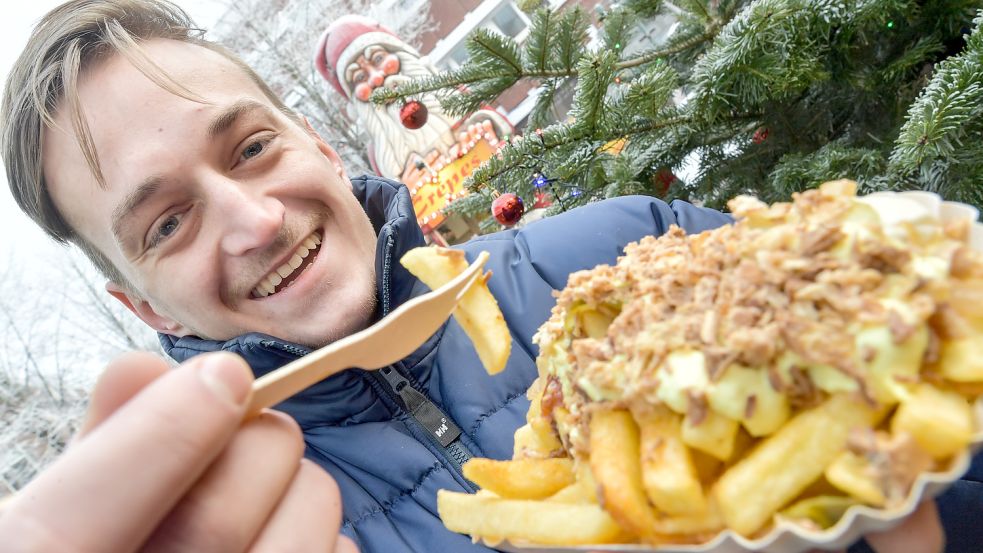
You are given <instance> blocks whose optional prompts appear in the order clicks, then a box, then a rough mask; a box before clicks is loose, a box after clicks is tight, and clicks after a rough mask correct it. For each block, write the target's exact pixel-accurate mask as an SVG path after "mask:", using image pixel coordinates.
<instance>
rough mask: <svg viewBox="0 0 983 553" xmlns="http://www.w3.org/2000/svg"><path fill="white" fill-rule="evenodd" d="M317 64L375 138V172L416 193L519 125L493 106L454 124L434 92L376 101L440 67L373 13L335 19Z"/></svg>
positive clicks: (320, 46)
mask: <svg viewBox="0 0 983 553" xmlns="http://www.w3.org/2000/svg"><path fill="white" fill-rule="evenodd" d="M314 64H315V67H317V70H318V71H319V72H320V73H321V75H322V76H323V77H324V79H325V80H327V81H328V83H330V84H331V86H332V87H334V89H335V90H337V91H338V92H339V93H341V94H342V95H343V96H345V97H346V98H348V99H349V100H350V101H351V102H352V105H353V106H352V107H353V109H354V112H355V114H356V116H357V117H358V120H359V122H360V123H361V124H362V125H364V126H365V129H366V130H367V131H368V134H369V136H370V137H371V141H372V142H371V145H370V147H369V159H370V161H371V162H372V164H373V169H374V170H375V171H376V172H377V173H378V174H380V175H382V176H385V177H389V178H393V179H397V180H401V181H402V182H404V183H406V184H407V186H409V187H410V189H411V190H415V189H417V188H419V186H420V185H419V184H417V183H424V182H432V181H433V179H434V178H435V177H436V174H437V171H439V169H440V168H441V167H444V166H447V165H448V164H450V163H452V162H453V161H454V160H456V159H458V158H460V157H462V156H463V155H464V154H465V153H466V152H467V151H468V150H469V149H470V148H472V147H473V146H474V145H475V144H476V143H477V142H478V141H484V142H485V143H487V144H488V145H490V146H491V147H495V146H497V145H498V142H499V138H500V137H502V136H504V135H506V134H508V133H510V132H511V130H512V127H511V125H510V124H509V122H508V120H506V119H505V118H504V117H503V116H502V115H501V114H499V113H498V112H495V111H493V110H487V109H486V110H480V111H479V112H477V113H475V114H473V115H471V116H469V117H467V118H465V119H464V120H462V121H454V120H452V119H451V118H450V117H448V116H447V115H446V114H445V113H444V112H443V110H442V109H441V108H440V104H439V103H438V102H437V100H436V98H434V97H433V95H429V94H427V95H423V96H420V97H416V98H413V99H412V100H410V102H408V103H407V104H403V103H396V102H394V103H392V104H390V105H388V106H377V105H376V104H374V103H372V102H371V101H370V100H369V97H370V96H371V95H372V91H374V90H375V89H376V88H378V87H380V86H389V87H393V86H396V85H398V84H399V83H402V82H406V81H408V80H410V79H413V78H418V77H426V76H430V75H433V74H435V73H436V70H435V69H434V68H433V67H432V66H430V65H429V64H427V63H426V62H424V61H423V60H421V56H420V54H419V53H418V52H417V51H416V50H415V49H413V48H412V47H411V46H409V45H408V44H406V43H405V42H403V41H402V40H400V39H399V38H398V37H397V36H396V35H395V34H393V33H392V32H391V31H389V30H388V29H386V28H385V27H383V26H382V25H380V24H379V23H377V22H375V21H373V20H371V19H368V18H366V17H362V16H357V15H348V16H344V17H341V18H339V19H337V20H336V21H335V22H334V23H332V24H331V25H330V26H329V27H328V29H327V30H326V31H325V32H324V34H323V35H322V36H321V40H320V41H319V44H318V46H317V50H316V51H315V56H314ZM420 104H422V105H420ZM429 226H432V225H429Z"/></svg>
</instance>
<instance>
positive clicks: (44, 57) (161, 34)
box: [0, 0, 294, 292]
mask: <svg viewBox="0 0 983 553" xmlns="http://www.w3.org/2000/svg"><path fill="white" fill-rule="evenodd" d="M203 34H204V31H202V30H201V29H198V28H197V27H195V24H194V22H193V21H192V20H191V18H190V17H188V14H186V13H185V12H184V10H182V9H181V8H180V7H178V6H176V5H175V4H173V3H171V2H169V1H167V0H74V1H70V2H66V3H65V4H62V5H61V6H59V7H57V8H55V9H54V10H52V11H51V12H49V13H48V14H47V15H46V16H45V17H44V18H43V19H42V20H41V22H40V23H38V25H37V27H36V28H35V29H34V32H33V33H32V34H31V38H30V39H29V40H28V43H27V46H25V47H24V51H23V52H22V53H21V55H20V57H19V58H17V62H16V63H15V64H14V67H13V69H12V70H11V72H10V75H9V77H8V78H7V84H6V87H5V88H4V93H3V102H2V104H0V156H2V157H3V162H4V166H5V167H6V171H7V181H8V182H9V184H10V191H11V194H12V195H13V197H14V200H15V201H16V202H17V204H18V206H20V208H21V210H23V211H24V213H26V214H27V216H28V217H30V218H31V219H32V220H33V221H34V222H35V223H37V224H38V226H40V227H41V228H42V229H43V230H44V231H45V232H46V233H47V234H48V235H49V236H50V237H51V238H53V239H54V240H55V241H57V242H60V243H73V244H75V245H76V246H78V247H79V248H80V249H81V250H82V251H83V252H84V253H85V254H86V256H87V257H88V258H89V259H90V260H91V261H92V263H93V264H94V265H95V266H96V267H97V268H98V269H99V270H100V271H101V272H102V273H103V274H104V275H105V276H106V277H107V278H108V279H109V280H111V281H113V282H115V283H117V284H120V285H122V286H127V281H126V279H125V278H124V277H123V275H122V273H121V272H120V271H119V269H118V268H117V267H115V266H114V265H113V264H112V262H110V261H109V259H108V258H107V257H106V256H105V255H104V254H103V253H102V252H100V251H99V250H98V249H97V248H95V246H93V245H92V244H90V243H89V242H88V241H87V240H85V239H84V238H83V237H82V236H80V235H79V234H78V233H77V232H76V231H75V230H74V229H72V227H71V226H70V225H69V224H68V222H67V221H66V220H65V218H64V217H63V216H62V215H61V213H59V212H58V209H57V208H56V207H55V205H54V203H53V202H52V201H51V196H50V194H49V192H48V187H47V185H46V182H45V176H44V169H43V165H42V159H43V155H44V141H43V139H42V137H43V135H44V131H45V129H46V128H48V127H53V126H55V123H54V117H55V113H56V112H57V111H58V110H61V109H67V114H68V119H69V121H71V124H72V130H73V131H74V133H75V136H76V137H77V140H78V143H79V147H80V148H81V150H82V155H83V156H84V157H85V160H86V163H87V164H88V166H89V169H90V171H91V172H92V175H93V176H94V177H95V179H96V181H97V182H98V184H99V186H101V187H105V185H106V184H105V179H104V178H103V174H102V170H101V168H100V165H99V157H98V154H97V152H96V149H95V146H94V144H93V141H92V135H91V132H90V131H89V126H88V124H87V123H86V120H85V116H84V114H83V112H82V109H81V103H80V100H79V96H78V89H77V86H78V79H79V75H80V74H82V73H83V72H84V71H85V70H86V69H87V68H89V67H90V66H92V65H93V64H95V63H97V62H98V61H100V60H103V59H106V58H108V57H110V56H113V55H121V56H123V57H125V58H126V59H127V61H129V62H130V63H131V64H133V66H134V67H136V68H137V69H138V70H139V71H140V72H141V73H143V74H144V75H145V76H146V77H147V78H148V79H150V80H151V81H153V82H154V83H156V84H157V85H158V86H160V87H162V88H164V89H165V90H167V91H169V92H171V93H172V94H175V95H178V96H181V97H183V98H187V99H189V100H194V101H198V102H202V103H207V102H205V101H204V100H203V99H202V98H200V97H199V96H198V95H196V94H195V93H194V92H192V91H190V90H188V89H187V88H186V87H184V86H183V85H181V84H180V83H178V82H176V81H175V80H174V79H173V78H171V77H170V76H169V75H168V74H167V73H166V72H165V71H164V70H163V69H161V68H160V66H158V65H157V64H156V63H154V61H153V60H152V59H151V58H150V57H149V56H147V54H146V53H145V52H144V51H143V49H142V48H141V47H140V43H141V42H144V41H147V40H151V39H170V40H176V41H180V42H184V43H188V44H195V45H198V46H202V47H204V48H208V49H209V50H213V51H215V52H217V53H219V54H221V55H222V56H224V57H225V58H227V59H229V60H230V61H231V62H232V63H234V64H235V65H236V66H238V67H239V68H241V69H242V70H243V71H244V72H245V73H246V75H247V76H248V77H249V78H250V79H251V80H252V81H253V82H255V83H256V85H258V86H259V88H260V90H262V91H263V93H264V94H265V95H266V96H267V97H268V98H269V99H270V101H271V102H273V104H274V106H276V107H277V108H278V109H279V110H281V111H283V112H284V113H286V114H288V115H292V116H293V115H294V114H293V113H292V112H291V111H290V110H289V109H288V108H287V107H286V106H284V105H283V102H282V101H281V100H280V99H279V97H277V95H276V94H275V93H274V92H273V91H272V90H271V89H270V88H269V86H268V85H267V84H266V83H265V82H263V80H262V79H261V78H260V77H259V75H257V74H256V73H255V72H254V71H253V70H252V69H251V68H250V67H249V66H247V65H246V64H245V63H244V62H243V61H242V60H241V59H239V58H238V57H237V56H236V55H235V54H233V53H231V52H229V51H228V50H226V49H225V48H224V47H222V46H220V45H218V44H216V43H214V42H209V41H207V40H205V39H204V38H202V36H203ZM131 291H133V292H136V291H135V290H131Z"/></svg>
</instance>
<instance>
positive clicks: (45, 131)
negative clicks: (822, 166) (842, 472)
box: [2, 0, 935, 553]
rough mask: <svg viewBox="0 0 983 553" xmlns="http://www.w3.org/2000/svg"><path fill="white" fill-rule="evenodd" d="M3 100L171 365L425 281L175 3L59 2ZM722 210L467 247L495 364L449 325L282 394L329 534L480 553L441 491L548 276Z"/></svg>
mask: <svg viewBox="0 0 983 553" xmlns="http://www.w3.org/2000/svg"><path fill="white" fill-rule="evenodd" d="M2 115H3V124H2V152H3V157H4V162H5V164H6V167H7V172H8V178H9V180H10V185H11V189H12V191H13V194H14V196H15V198H16V199H17V201H18V202H19V204H20V205H21V207H22V208H23V210H24V211H25V212H26V213H27V214H28V215H29V216H31V217H32V218H33V219H34V220H35V221H36V222H37V223H38V225H40V226H41V227H42V228H44V229H45V230H46V231H47V232H48V233H49V234H50V235H51V236H53V237H54V238H56V239H58V240H61V241H68V242H72V243H74V244H76V245H78V246H79V247H80V248H82V249H83V250H84V251H85V252H86V253H87V254H88V256H89V257H90V259H92V261H93V263H95V265H96V266H97V267H99V268H100V270H102V272H103V273H105V275H106V277H107V279H108V281H109V282H108V284H107V290H108V291H109V293H110V294H112V295H113V296H114V297H116V298H117V299H119V300H120V301H121V302H123V303H124V304H125V305H126V306H127V307H128V308H130V309H131V310H132V311H133V312H134V314H136V316H138V317H139V318H140V319H142V320H143V321H144V322H146V323H147V324H148V325H150V326H151V327H153V328H154V329H156V330H157V331H158V332H159V333H160V336H161V342H162V344H163V346H164V348H165V350H166V351H167V352H168V353H169V354H170V355H171V356H172V357H173V358H175V359H176V360H178V361H186V360H188V359H191V358H192V357H194V356H196V355H198V354H201V353H205V352H213V351H228V352H234V353H237V354H239V355H241V356H242V357H243V358H245V359H246V361H247V362H248V363H249V365H250V368H251V369H252V372H253V373H254V375H256V376H259V375H262V374H265V373H267V372H269V371H271V370H274V369H275V368H277V367H279V366H281V365H283V364H285V363H287V362H289V361H291V360H293V359H296V358H297V357H298V356H301V355H304V354H306V353H307V352H309V351H310V350H311V349H312V348H315V347H319V346H321V345H324V344H326V343H329V342H331V341H333V340H336V339H337V338H339V337H341V336H345V335H348V334H351V333H352V332H354V331H357V330H359V329H362V328H364V327H366V326H367V325H368V324H370V323H371V322H373V321H374V320H377V319H378V318H379V317H382V316H384V315H386V314H387V313H389V312H390V311H391V310H392V309H394V308H395V307H396V306H398V305H400V304H401V303H403V302H405V301H406V300H408V299H409V298H411V297H413V296H416V295H419V294H421V293H423V292H425V291H426V287H425V286H424V285H423V284H422V283H420V282H419V281H418V280H416V279H415V278H413V277H412V276H411V275H410V274H409V273H407V272H406V271H405V270H403V269H402V268H401V267H400V265H399V263H398V260H399V258H400V256H401V255H402V254H403V253H405V252H406V251H408V250H409V249H411V248H413V247H416V246H420V245H422V244H423V238H422V235H421V233H420V229H419V227H418V226H417V224H416V221H415V217H414V213H413V208H412V202H411V199H410V196H409V193H408V192H407V190H406V188H405V187H403V186H402V185H399V184H398V183H394V182H392V181H387V180H384V179H379V178H374V177H357V178H352V179H349V178H348V176H347V175H346V174H345V171H344V169H343V168H342V166H341V163H340V161H339V159H338V156H337V154H336V153H335V152H334V150H332V149H331V147H330V146H328V145H327V144H325V143H324V142H323V141H322V140H321V139H320V138H319V137H318V136H317V134H316V133H315V132H314V131H313V130H312V129H311V127H310V126H309V125H306V124H305V123H304V122H303V120H302V119H301V118H300V117H298V116H297V115H296V114H293V113H291V112H290V111H289V110H288V109H287V108H286V107H284V106H283V104H282V103H281V102H280V100H279V99H278V98H276V96H275V95H274V94H273V93H272V92H271V91H270V90H269V89H268V88H267V87H266V85H264V84H263V83H262V81H261V80H260V79H259V78H258V77H257V76H256V75H255V73H253V72H252V71H251V70H249V68H248V67H246V66H245V65H244V64H242V62H241V61H239V60H238V59H236V58H235V57H234V56H232V55H230V54H229V53H227V52H226V51H224V50H223V49H222V48H221V47H218V46H216V45H214V44H211V43H208V42H205V41H203V40H202V39H201V38H199V37H198V35H197V34H196V32H195V31H194V27H193V25H192V23H191V22H190V21H189V20H188V19H187V17H186V16H185V15H184V14H183V12H181V11H180V10H179V9H178V8H176V7H175V6H173V5H170V4H168V3H166V2H160V1H147V0H116V1H108V0H105V1H96V0H79V1H74V2H70V3H68V4H66V5H64V6H62V7H60V8H58V9H56V10H55V11H54V12H52V13H51V14H49V15H48V16H47V17H46V18H45V19H44V20H43V21H42V22H41V23H40V24H39V26H38V28H37V30H36V32H35V34H34V35H33V36H32V38H31V41H30V43H29V44H28V46H27V48H26V50H25V52H24V53H23V54H22V56H21V58H20V59H19V60H18V63H17V65H16V67H15V68H14V71H13V72H12V73H11V77H10V80H9V82H8V85H7V88H6V90H5V92H4V99H3V113H2ZM728 220H729V219H728V218H727V217H726V216H724V215H721V214H719V213H717V212H714V211H711V210H706V209H701V208H697V207H694V206H692V205H689V204H686V203H683V202H674V203H673V204H671V205H670V204H665V203H664V202H660V201H658V200H655V199H652V198H642V197H635V198H619V199H616V200H610V201H605V202H599V203H596V204H593V205H591V206H588V207H586V208H582V209H578V210H574V211H571V212H568V213H566V214H563V215H560V216H556V217H552V218H550V219H547V220H544V221H542V222H539V223H537V224H535V225H531V226H529V227H527V228H525V229H523V230H521V231H508V232H504V233H499V234H495V235H491V236H488V237H483V238H482V239H480V240H477V241H472V242H470V243H468V244H466V245H464V246H462V247H461V248H462V249H463V250H464V251H465V253H466V254H467V255H468V257H469V258H473V257H474V256H475V255H477V253H478V252H479V251H481V250H488V251H490V252H491V254H492V261H491V263H490V265H491V267H490V268H491V269H492V272H493V273H494V274H495V277H494V278H493V279H492V280H491V282H490V286H491V289H492V291H493V293H494V294H495V295H496V297H497V298H498V299H499V302H500V305H501V307H502V310H503V313H504V315H505V319H506V322H507V323H508V326H509V329H510V331H511V332H512V337H513V341H514V344H513V348H512V351H513V354H512V357H511V359H510V360H509V363H508V366H507V367H506V369H505V371H504V373H503V374H502V375H499V376H498V377H494V378H493V377H489V376H488V375H487V374H485V373H484V371H483V369H482V368H481V365H480V362H479V361H478V358H477V355H476V354H475V352H474V350H473V348H472V347H471V344H470V342H469V340H468V339H467V337H466V335H465V334H464V332H463V330H462V329H461V328H460V326H459V325H457V323H456V322H454V321H450V322H448V323H447V324H446V325H445V326H444V327H443V328H442V329H441V330H440V331H438V332H437V333H436V334H435V335H434V336H433V337H431V338H430V339H429V340H428V341H427V342H426V343H425V344H423V345H422V346H421V347H420V348H419V349H418V350H417V351H416V352H414V353H413V354H411V355H409V356H408V357H407V358H405V359H404V360H402V361H400V362H398V363H395V364H393V365H392V366H390V367H386V368H383V369H382V370H380V371H378V372H366V371H362V370H360V369H358V368H352V369H350V370H347V371H344V372H342V373H340V374H337V375H335V376H333V377H331V378H328V379H326V380H324V381H322V382H320V383H318V384H316V385H314V386H312V387H311V388H309V389H307V390H305V391H304V392H303V393H301V394H298V395H297V396H295V397H293V398H291V399H289V400H287V401H285V402H283V403H281V404H280V405H279V406H278V409H279V410H281V411H283V412H285V413H287V414H289V415H290V416H291V417H292V418H293V419H294V420H295V421H296V422H297V423H298V424H299V426H300V428H301V430H302V431H303V438H304V444H305V453H304V455H305V457H307V458H308V459H309V460H311V461H313V462H314V463H316V464H317V465H319V466H320V467H322V468H324V469H325V470H326V471H327V472H329V473H330V474H331V475H332V476H333V477H334V480H335V481H336V482H337V484H338V487H339V488H340V490H341V494H342V498H343V501H344V516H343V518H342V527H341V531H342V532H343V533H344V534H345V535H347V536H349V537H351V538H352V539H354V541H355V542H356V543H357V544H358V545H359V546H360V548H361V549H362V550H363V551H368V552H380V553H382V552H386V553H389V552H394V551H419V552H430V551H455V552H457V551H483V550H486V548H485V547H483V546H481V545H478V544H473V543H471V540H470V539H469V538H468V537H466V536H462V535H458V534H454V533H452V532H449V531H447V530H446V529H445V528H444V527H443V525H442V524H441V522H440V520H439V518H438V516H437V512H436V492H437V490H438V489H452V490H469V491H470V490H473V489H474V487H473V485H472V484H471V483H470V482H468V481H467V480H466V479H465V478H464V477H463V475H462V473H461V464H462V463H463V462H464V461H465V460H466V459H467V458H469V457H470V456H472V455H482V456H488V457H493V458H508V457H510V456H511V454H512V444H513V439H512V434H513V432H514V430H515V429H516V428H517V427H518V426H520V425H521V424H522V423H523V422H524V420H525V413H526V410H527V408H528V406H529V403H528V401H527V400H526V398H525V391H526V389H527V387H528V386H529V384H530V383H531V381H532V380H533V378H534V377H535V376H536V374H537V370H536V366H535V356H536V347H535V345H534V344H533V343H532V340H531V338H532V335H533V333H534V332H535V331H536V329H537V328H538V327H539V325H540V324H541V323H542V322H543V321H545V320H546V318H547V317H548V315H549V312H550V308H551V307H552V304H553V301H554V300H553V298H552V295H551V292H552V291H553V290H555V289H558V288H562V287H563V286H564V285H565V283H566V280H567V276H568V275H569V274H570V273H571V272H573V271H576V270H579V269H584V268H589V267H593V266H595V265H597V264H599V263H611V262H613V261H614V260H615V258H616V257H617V256H618V255H619V254H620V253H621V252H622V249H623V247H624V245H625V244H627V243H628V242H631V241H634V240H637V239H638V238H640V237H641V236H644V235H648V234H660V233H662V232H665V231H666V230H667V229H668V228H669V226H670V225H671V224H678V225H680V226H682V227H683V228H685V229H686V230H688V231H691V232H698V231H701V230H704V229H706V228H710V227H714V226H718V225H721V224H724V223H726V222H727V221H728ZM97 338H98V337H94V339H97ZM240 399H241V398H240ZM434 421H440V424H435V423H434ZM442 425H445V426H442ZM101 436H109V438H105V439H111V438H112V434H111V433H110V431H106V432H104V433H102V434H101ZM68 457H69V459H71V458H72V457H71V451H70V452H69V456H68ZM253 460H254V461H258V459H256V458H255V457H253ZM66 462H70V461H66ZM265 470H266V469H265V468H264V467H263V466H262V465H260V466H256V467H255V471H257V474H263V473H264V471H265ZM80 474H89V473H88V472H82V473H80ZM253 480H254V479H253V478H251V477H250V476H249V475H248V474H247V475H244V476H243V477H242V478H240V479H239V480H238V481H239V482H241V486H242V487H243V489H249V488H250V487H251V486H254V485H255V483H254V482H253ZM62 482H63V483H64V485H65V486H68V487H69V488H71V487H72V486H81V487H84V486H85V485H86V483H85V482H84V477H80V478H79V479H77V480H74V479H69V480H62ZM133 493H134V494H136V495H140V494H141V493H142V490H141V489H140V488H137V489H135V490H134V491H133ZM198 503H202V502H201V501H198ZM231 504H237V502H236V501H235V500H232V503H231ZM329 514H330V513H325V516H327V515H329ZM42 516H43V515H42ZM51 516H56V515H49V517H51ZM230 516H231V513H230ZM185 520H188V519H187V518H186V519H185ZM191 520H196V519H191ZM326 520H327V519H326ZM926 520H927V521H928V524H929V526H932V524H933V522H932V518H931V516H929V517H928V518H927V519H926ZM216 524H217V522H216ZM192 526H193V525H192ZM932 527H935V526H932ZM326 528H329V526H326ZM200 531H201V529H200V528H199V532H200ZM206 531H207V527H206ZM326 531H330V530H326ZM217 550H223V549H221V546H219V547H218V548H217Z"/></svg>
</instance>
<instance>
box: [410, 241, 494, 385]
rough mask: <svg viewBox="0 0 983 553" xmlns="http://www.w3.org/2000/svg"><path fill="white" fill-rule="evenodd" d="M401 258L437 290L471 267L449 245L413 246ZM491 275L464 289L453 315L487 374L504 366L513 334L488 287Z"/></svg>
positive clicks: (427, 283) (418, 276) (486, 274)
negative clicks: (447, 247) (432, 246)
mask: <svg viewBox="0 0 983 553" xmlns="http://www.w3.org/2000/svg"><path fill="white" fill-rule="evenodd" d="M399 262H400V263H402V264H403V266H404V267H406V269H407V270H408V271H409V272H411V273H413V275H414V276H416V277H417V278H419V279H420V280H421V281H423V283H424V284H426V285H427V286H429V287H430V288H431V289H434V290H436V289H437V288H439V287H441V286H443V285H444V284H446V283H447V282H449V281H451V280H452V279H453V278H454V277H455V276H457V275H459V274H461V273H462V272H463V271H464V270H465V269H466V268H467V267H468V261H467V259H465V257H464V252H462V251H460V250H450V249H446V248H413V249H412V250H410V251H408V252H406V254H404V255H403V257H402V258H401V259H400V260H399ZM490 275H491V273H485V275H484V276H483V277H481V278H480V279H479V280H478V281H477V282H475V283H474V284H473V285H472V286H471V288H469V289H468V291H467V292H465V294H464V297H463V298H462V299H461V302H460V303H459V304H458V305H457V308H456V309H455V310H454V318H455V319H457V322H458V323H459V324H460V325H461V328H463V329H464V332H465V333H467V335H468V337H469V338H471V342H472V343H473V344H474V349H475V351H477V352H478V358H479V359H481V364H482V365H484V367H485V370H486V371H488V374H497V373H499V372H501V371H502V369H504V368H505V362H506V361H508V358H509V353H510V352H511V348H512V336H511V334H510V333H509V329H508V327H507V326H506V325H505V318H504V317H503V316H502V311H501V310H500V309H499V308H498V302H497V301H495V298H494V297H493V296H492V294H491V292H490V291H489V290H488V282H487V281H488V277H489V276H490Z"/></svg>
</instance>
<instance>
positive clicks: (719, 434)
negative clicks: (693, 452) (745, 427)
mask: <svg viewBox="0 0 983 553" xmlns="http://www.w3.org/2000/svg"><path fill="white" fill-rule="evenodd" d="M738 427H739V425H738V423H737V421H735V420H733V419H730V418H727V417H725V416H723V415H719V414H717V413H716V412H714V411H707V412H706V415H705V416H704V417H703V420H701V421H700V422H699V423H694V422H693V419H692V418H691V417H690V416H689V415H687V416H686V418H685V419H683V434H682V439H683V443H684V444H686V445H688V446H690V447H692V448H694V449H698V450H700V451H702V452H704V453H707V454H710V455H712V456H714V457H716V458H717V459H720V460H721V461H727V460H728V459H730V456H731V454H733V452H734V440H735V438H737V430H738Z"/></svg>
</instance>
